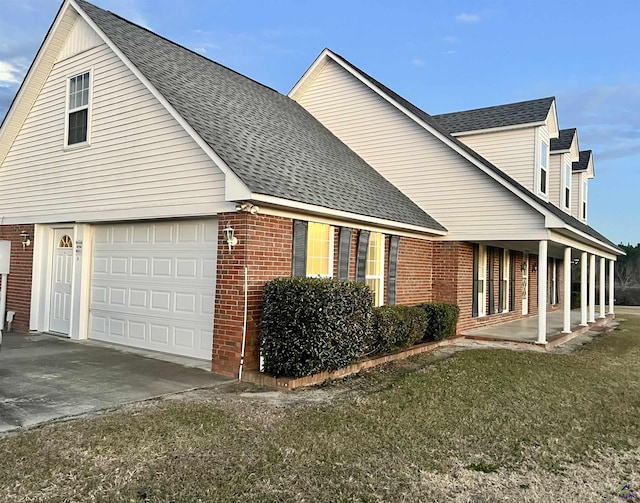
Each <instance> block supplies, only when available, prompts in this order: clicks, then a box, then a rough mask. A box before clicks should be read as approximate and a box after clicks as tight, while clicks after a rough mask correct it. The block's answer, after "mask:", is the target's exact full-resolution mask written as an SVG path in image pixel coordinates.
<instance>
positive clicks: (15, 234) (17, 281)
mask: <svg viewBox="0 0 640 503" xmlns="http://www.w3.org/2000/svg"><path fill="white" fill-rule="evenodd" d="M23 232H26V233H27V234H28V235H29V238H30V239H31V245H30V246H28V247H26V248H23V246H22V242H21V239H20V234H21V233H23ZM33 232H34V226H33V225H0V241H11V270H10V273H9V276H8V278H7V311H15V313H16V316H15V319H14V321H13V326H12V330H15V331H17V332H28V331H29V317H30V315H31V275H32V271H33V244H34V243H33Z"/></svg>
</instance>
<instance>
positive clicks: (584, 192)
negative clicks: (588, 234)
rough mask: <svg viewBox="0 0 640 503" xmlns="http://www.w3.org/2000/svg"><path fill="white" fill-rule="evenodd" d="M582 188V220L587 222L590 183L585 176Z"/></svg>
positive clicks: (583, 176)
mask: <svg viewBox="0 0 640 503" xmlns="http://www.w3.org/2000/svg"><path fill="white" fill-rule="evenodd" d="M581 183H582V186H581V187H580V218H582V220H584V221H586V220H587V200H588V197H589V181H588V180H587V177H586V176H585V174H584V173H583V174H582V180H581Z"/></svg>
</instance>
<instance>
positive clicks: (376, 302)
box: [364, 232, 386, 306]
mask: <svg viewBox="0 0 640 503" xmlns="http://www.w3.org/2000/svg"><path fill="white" fill-rule="evenodd" d="M374 235H379V236H380V252H379V256H378V261H379V266H380V274H375V275H374V274H368V273H367V270H368V267H367V266H368V265H369V250H370V249H371V243H372V241H373V240H372V239H371V238H372V237H373V236H374ZM385 243H386V236H385V235H384V234H382V233H381V232H371V233H370V234H369V245H368V246H367V259H366V264H365V275H364V279H365V283H366V282H367V280H370V279H377V280H379V281H380V291H379V292H378V298H377V299H374V305H375V306H382V305H383V304H384V247H385Z"/></svg>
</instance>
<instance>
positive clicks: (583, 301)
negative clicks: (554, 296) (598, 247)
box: [580, 252, 588, 327]
mask: <svg viewBox="0 0 640 503" xmlns="http://www.w3.org/2000/svg"><path fill="white" fill-rule="evenodd" d="M587 325H588V323H587V252H582V253H581V254H580V326H581V327H586V326H587Z"/></svg>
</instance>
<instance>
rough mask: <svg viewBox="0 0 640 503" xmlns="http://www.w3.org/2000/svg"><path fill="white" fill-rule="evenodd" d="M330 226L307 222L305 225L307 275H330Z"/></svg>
mask: <svg viewBox="0 0 640 503" xmlns="http://www.w3.org/2000/svg"><path fill="white" fill-rule="evenodd" d="M330 253H331V226H329V225H326V224H318V223H315V222H309V225H308V227H307V276H331V273H332V271H330V270H329V269H330V266H331V258H330Z"/></svg>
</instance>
